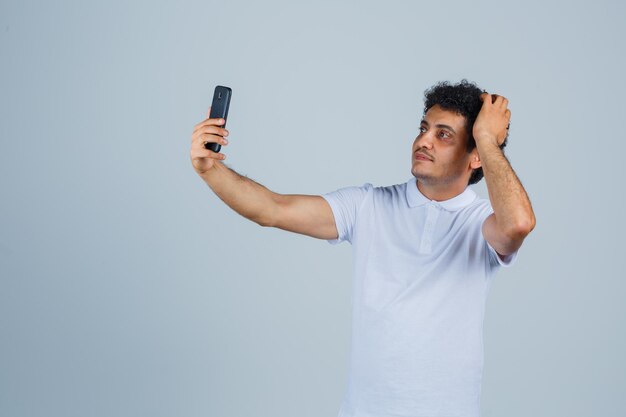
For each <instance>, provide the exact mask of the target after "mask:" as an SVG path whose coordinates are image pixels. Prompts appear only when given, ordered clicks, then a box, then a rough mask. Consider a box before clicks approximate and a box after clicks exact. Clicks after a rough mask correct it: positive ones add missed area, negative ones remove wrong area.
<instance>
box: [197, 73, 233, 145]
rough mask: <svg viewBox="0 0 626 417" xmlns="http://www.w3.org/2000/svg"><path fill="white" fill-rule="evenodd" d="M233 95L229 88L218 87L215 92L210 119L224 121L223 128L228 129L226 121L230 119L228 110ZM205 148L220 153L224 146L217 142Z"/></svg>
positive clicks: (209, 143) (207, 143)
mask: <svg viewBox="0 0 626 417" xmlns="http://www.w3.org/2000/svg"><path fill="white" fill-rule="evenodd" d="M232 94H233V90H232V89H230V88H229V87H224V86H222V85H218V86H217V87H215V91H214V92H213V103H212V104H211V113H210V115H209V118H210V119H215V118H221V119H224V124H223V125H222V127H223V128H226V120H227V118H228V108H229V107H230V97H231V96H232ZM204 147H205V148H206V149H209V150H211V151H213V152H219V151H220V149H222V145H220V144H219V143H216V142H208V141H207V142H205V143H204Z"/></svg>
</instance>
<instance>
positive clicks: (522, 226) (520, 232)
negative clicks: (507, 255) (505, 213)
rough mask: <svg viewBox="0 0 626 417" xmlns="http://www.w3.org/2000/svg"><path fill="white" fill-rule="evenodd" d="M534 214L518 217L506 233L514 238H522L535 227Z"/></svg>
mask: <svg viewBox="0 0 626 417" xmlns="http://www.w3.org/2000/svg"><path fill="white" fill-rule="evenodd" d="M535 224H536V220H535V215H534V214H532V213H531V214H530V215H529V216H527V217H524V218H521V219H519V220H518V221H517V222H516V223H515V224H514V225H513V226H512V227H511V228H509V231H508V233H507V235H508V236H509V237H510V238H511V239H514V240H523V239H524V238H525V237H526V236H528V235H529V234H530V232H532V231H533V229H534V228H535Z"/></svg>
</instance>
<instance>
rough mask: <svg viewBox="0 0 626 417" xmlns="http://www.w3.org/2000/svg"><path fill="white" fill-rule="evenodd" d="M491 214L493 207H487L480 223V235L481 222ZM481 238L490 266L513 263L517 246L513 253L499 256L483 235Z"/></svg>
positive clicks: (497, 266)
mask: <svg viewBox="0 0 626 417" xmlns="http://www.w3.org/2000/svg"><path fill="white" fill-rule="evenodd" d="M491 214H493V209H492V208H491V207H489V208H488V210H487V211H486V214H485V215H484V217H483V219H482V221H481V223H480V234H481V236H482V226H483V223H484V222H485V220H487V217H489V216H490V215H491ZM483 240H484V241H485V245H486V246H487V252H488V253H489V264H490V265H491V267H492V268H499V267H501V266H504V267H509V266H511V265H513V264H514V263H515V260H516V259H517V253H518V252H519V248H518V249H517V250H516V251H515V252H513V253H510V254H508V255H506V256H504V257H500V255H499V254H498V252H497V251H496V250H495V249H494V248H493V246H491V244H490V243H489V242H487V239H485V238H484V236H483Z"/></svg>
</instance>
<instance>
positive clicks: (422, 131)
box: [419, 126, 426, 135]
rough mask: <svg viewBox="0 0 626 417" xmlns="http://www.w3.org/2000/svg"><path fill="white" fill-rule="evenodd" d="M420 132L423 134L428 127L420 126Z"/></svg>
mask: <svg viewBox="0 0 626 417" xmlns="http://www.w3.org/2000/svg"><path fill="white" fill-rule="evenodd" d="M419 132H420V135H421V134H422V133H424V132H426V128H425V127H424V126H420V128H419Z"/></svg>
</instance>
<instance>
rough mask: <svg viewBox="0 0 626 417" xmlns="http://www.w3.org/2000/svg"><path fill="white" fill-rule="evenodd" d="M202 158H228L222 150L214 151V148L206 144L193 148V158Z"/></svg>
mask: <svg viewBox="0 0 626 417" xmlns="http://www.w3.org/2000/svg"><path fill="white" fill-rule="evenodd" d="M201 158H213V159H219V160H223V159H226V155H224V154H223V153H221V152H213V151H212V150H210V149H207V148H205V147H204V145H203V144H201V145H200V147H196V148H192V149H191V159H192V160H194V159H201Z"/></svg>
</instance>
